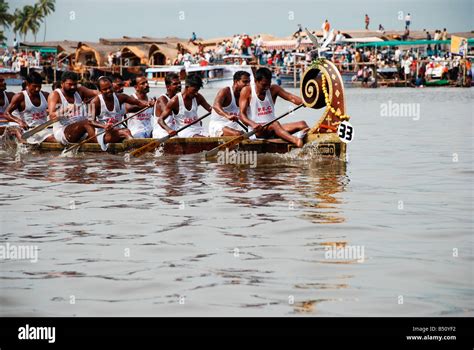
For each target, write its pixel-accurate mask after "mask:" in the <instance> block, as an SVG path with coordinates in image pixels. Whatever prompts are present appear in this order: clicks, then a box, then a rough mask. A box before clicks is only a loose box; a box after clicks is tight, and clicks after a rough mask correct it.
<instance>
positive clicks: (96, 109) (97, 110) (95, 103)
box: [89, 97, 106, 129]
mask: <svg viewBox="0 0 474 350" xmlns="http://www.w3.org/2000/svg"><path fill="white" fill-rule="evenodd" d="M91 105H92V106H93V107H94V120H92V121H89V123H90V124H91V125H92V126H94V127H96V128H100V129H104V128H105V127H106V125H104V124H102V123H99V122H98V121H97V116H98V115H99V114H100V100H99V97H95V98H94V99H93V100H92V102H91Z"/></svg>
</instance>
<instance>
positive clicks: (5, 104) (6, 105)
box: [0, 91, 10, 126]
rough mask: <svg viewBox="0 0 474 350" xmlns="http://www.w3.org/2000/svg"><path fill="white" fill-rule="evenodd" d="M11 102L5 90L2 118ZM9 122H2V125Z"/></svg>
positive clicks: (1, 111) (0, 124)
mask: <svg viewBox="0 0 474 350" xmlns="http://www.w3.org/2000/svg"><path fill="white" fill-rule="evenodd" d="M9 103H10V101H9V100H8V96H7V93H6V92H5V91H4V92H3V106H0V118H3V115H4V114H5V111H6V110H7V107H8V104H9ZM8 124H9V122H5V123H2V122H0V126H6V125H8Z"/></svg>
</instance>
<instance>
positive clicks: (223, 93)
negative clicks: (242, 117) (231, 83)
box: [212, 89, 235, 120]
mask: <svg viewBox="0 0 474 350" xmlns="http://www.w3.org/2000/svg"><path fill="white" fill-rule="evenodd" d="M230 93H231V94H232V89H231V90H230ZM226 97H227V89H221V90H220V91H219V92H218V93H217V96H216V99H215V100H214V106H212V108H213V109H214V110H215V111H216V113H217V114H219V115H220V116H221V117H224V118H227V119H229V120H233V119H234V118H235V116H233V115H230V114H229V113H226V112H225V111H224V110H223V109H222V105H223V104H224V103H225V102H226Z"/></svg>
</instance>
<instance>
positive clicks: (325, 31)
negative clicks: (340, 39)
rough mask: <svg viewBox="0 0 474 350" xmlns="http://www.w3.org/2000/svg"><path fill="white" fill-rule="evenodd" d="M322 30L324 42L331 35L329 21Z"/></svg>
mask: <svg viewBox="0 0 474 350" xmlns="http://www.w3.org/2000/svg"><path fill="white" fill-rule="evenodd" d="M321 29H322V30H323V40H326V38H327V37H328V35H329V30H330V29H331V25H330V24H329V21H328V20H327V19H326V20H325V21H324V22H323V24H322V25H321Z"/></svg>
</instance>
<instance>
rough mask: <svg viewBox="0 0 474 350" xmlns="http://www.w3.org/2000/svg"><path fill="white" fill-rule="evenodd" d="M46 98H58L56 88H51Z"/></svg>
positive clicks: (49, 99)
mask: <svg viewBox="0 0 474 350" xmlns="http://www.w3.org/2000/svg"><path fill="white" fill-rule="evenodd" d="M46 99H47V100H48V101H51V100H53V99H54V100H59V94H58V92H57V91H56V90H53V91H51V93H50V94H48V96H46Z"/></svg>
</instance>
